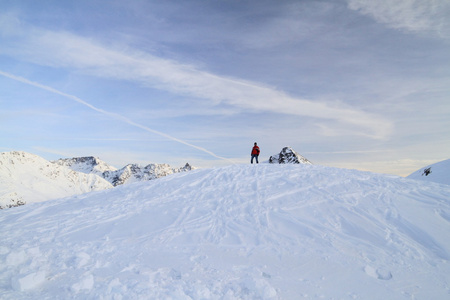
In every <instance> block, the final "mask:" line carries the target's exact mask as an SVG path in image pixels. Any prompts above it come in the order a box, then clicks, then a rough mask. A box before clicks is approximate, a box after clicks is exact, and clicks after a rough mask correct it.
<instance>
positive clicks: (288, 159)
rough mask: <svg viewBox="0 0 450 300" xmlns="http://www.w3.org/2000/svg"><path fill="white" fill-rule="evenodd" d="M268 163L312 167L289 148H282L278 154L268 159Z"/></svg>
mask: <svg viewBox="0 0 450 300" xmlns="http://www.w3.org/2000/svg"><path fill="white" fill-rule="evenodd" d="M269 163H271V164H307V165H312V163H311V162H310V161H309V160H308V159H306V158H305V157H303V156H301V155H300V154H298V153H297V152H295V151H294V149H292V148H291V147H284V148H283V149H282V150H281V152H280V153H278V154H275V155H272V156H271V157H270V158H269Z"/></svg>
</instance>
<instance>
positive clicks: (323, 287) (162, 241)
mask: <svg viewBox="0 0 450 300" xmlns="http://www.w3.org/2000/svg"><path fill="white" fill-rule="evenodd" d="M449 196H450V186H447V185H439V184H434V183H429V182H422V181H414V180H408V179H405V178H400V177H395V176H387V175H381V174H373V173H366V172H359V171H354V170H343V169H335V168H327V167H321V166H313V165H270V164H266V165H233V166H229V167H224V168H218V169H200V170H195V171H191V172H185V173H178V174H174V175H170V176H167V177H163V178H160V179H157V180H153V181H148V182H140V183H135V184H129V185H122V186H119V187H117V188H115V189H109V190H103V191H97V192H91V193H88V194H83V195H79V196H74V197H70V198H65V199H58V200H53V201H47V202H41V203H33V204H29V205H25V206H20V207H15V208H11V209H7V210H2V211H0V236H1V241H0V298H1V299H449V296H450V266H449V259H450V234H449V233H450V200H449Z"/></svg>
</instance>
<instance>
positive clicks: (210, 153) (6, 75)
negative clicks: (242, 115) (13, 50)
mask: <svg viewBox="0 0 450 300" xmlns="http://www.w3.org/2000/svg"><path fill="white" fill-rule="evenodd" d="M0 75H2V76H5V77H7V78H10V79H13V80H16V81H19V82H22V83H25V84H28V85H32V86H34V87H37V88H40V89H43V90H46V91H49V92H51V93H54V94H58V95H61V96H63V97H66V98H69V99H71V100H73V101H76V102H78V103H80V104H83V105H84V106H87V107H89V108H90V109H92V110H95V111H97V112H99V113H101V114H104V115H107V116H109V117H111V118H113V119H116V120H119V121H122V122H125V123H127V124H129V125H132V126H135V127H138V128H141V129H143V130H145V131H148V132H151V133H154V134H157V135H160V136H162V137H165V138H167V139H169V140H172V141H175V142H178V143H181V144H183V145H186V146H189V147H192V148H195V149H197V150H200V151H202V152H205V153H207V154H209V155H211V156H213V157H215V158H219V159H223V160H226V161H229V162H231V163H233V164H234V162H233V161H231V160H230V159H228V158H225V157H221V156H218V155H216V154H215V153H213V152H211V151H209V150H206V149H205V148H202V147H199V146H196V145H193V144H191V143H188V142H185V141H183V140H180V139H177V138H176V137H173V136H170V135H168V134H166V133H163V132H160V131H157V130H154V129H151V128H149V127H147V126H144V125H141V124H139V123H136V122H133V121H132V120H130V119H128V118H126V117H124V116H121V115H119V114H116V113H113V112H109V111H106V110H104V109H101V108H98V107H95V106H94V105H92V104H90V103H87V102H86V101H84V100H82V99H80V98H78V97H76V96H73V95H70V94H66V93H63V92H61V91H58V90H56V89H54V88H52V87H49V86H45V85H42V84H40V83H37V82H34V81H30V80H28V79H26V78H23V77H20V76H15V75H12V74H9V73H6V72H3V71H1V70H0Z"/></svg>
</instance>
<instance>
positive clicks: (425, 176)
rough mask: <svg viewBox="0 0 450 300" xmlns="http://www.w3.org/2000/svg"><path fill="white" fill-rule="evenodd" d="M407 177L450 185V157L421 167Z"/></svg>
mask: <svg viewBox="0 0 450 300" xmlns="http://www.w3.org/2000/svg"><path fill="white" fill-rule="evenodd" d="M407 178H410V179H416V180H424V181H431V182H438V183H442V184H448V185H450V159H447V160H443V161H441V162H438V163H435V164H432V165H428V166H426V167H424V168H421V169H419V170H417V171H415V172H413V173H412V174H410V175H409V176H408V177H407Z"/></svg>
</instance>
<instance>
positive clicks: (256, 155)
mask: <svg viewBox="0 0 450 300" xmlns="http://www.w3.org/2000/svg"><path fill="white" fill-rule="evenodd" d="M258 156H259V155H258V154H252V160H251V161H250V163H251V164H252V163H253V159H254V158H256V163H257V164H259V162H258Z"/></svg>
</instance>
